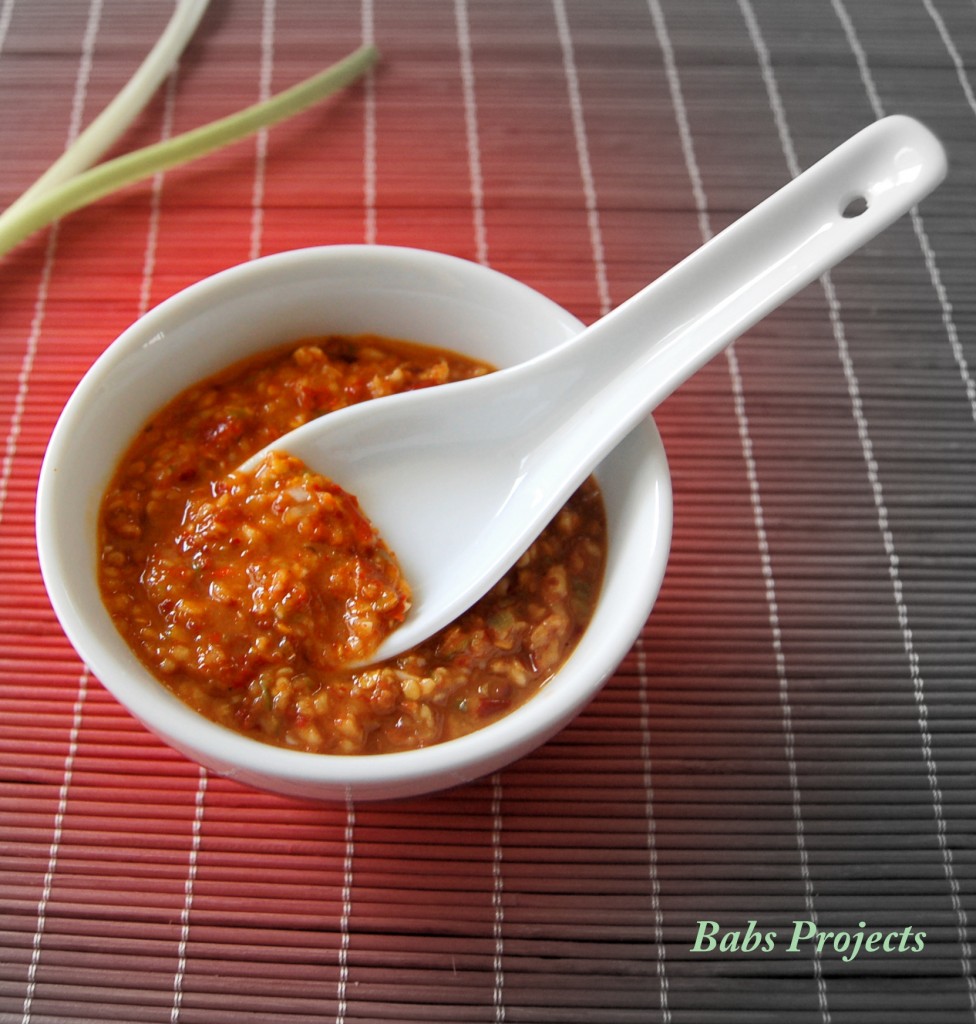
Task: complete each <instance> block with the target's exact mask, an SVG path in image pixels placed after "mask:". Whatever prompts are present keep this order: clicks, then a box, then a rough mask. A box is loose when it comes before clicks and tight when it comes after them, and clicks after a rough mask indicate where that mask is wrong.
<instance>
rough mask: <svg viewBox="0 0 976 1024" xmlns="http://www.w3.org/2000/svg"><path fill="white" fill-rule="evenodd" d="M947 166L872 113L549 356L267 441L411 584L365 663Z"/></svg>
mask: <svg viewBox="0 0 976 1024" xmlns="http://www.w3.org/2000/svg"><path fill="white" fill-rule="evenodd" d="M945 170H946V160H945V153H944V151H943V148H942V146H941V145H940V143H939V142H938V140H937V139H936V138H935V137H934V136H933V135H932V134H931V132H929V130H928V129H927V128H925V127H924V126H923V125H921V124H919V123H918V122H917V121H914V120H912V119H911V118H908V117H903V116H893V117H888V118H885V119H883V120H881V121H878V122H876V123H874V124H872V125H870V126H869V127H867V128H865V129H864V130H863V131H861V132H859V133H858V134H857V135H855V136H854V137H853V138H851V139H849V140H848V141H847V142H845V143H843V144H842V145H841V146H840V147H838V148H837V149H835V150H834V151H833V152H831V153H830V154H829V155H828V156H826V157H825V158H824V159H822V160H821V161H819V162H818V163H817V164H815V165H814V166H813V167H811V168H810V169H809V170H807V171H806V172H804V173H803V174H801V175H799V176H798V177H797V178H795V179H794V180H793V181H792V182H791V183H790V184H788V185H786V186H785V187H784V188H782V189H781V190H780V191H779V192H777V193H775V194H774V195H773V196H771V197H770V198H769V199H767V200H765V201H764V202H763V203H761V204H760V205H759V206H758V207H756V208H755V209H754V210H752V211H751V212H749V213H747V214H746V215H745V216H744V217H742V218H741V219H740V220H738V221H736V222H735V223H734V224H732V226H731V227H729V228H728V229H726V230H725V231H723V232H722V233H721V234H719V235H716V236H715V237H714V238H713V239H711V240H710V241H709V242H707V243H706V244H705V245H703V246H702V247H701V248H700V249H698V250H697V251H696V252H694V253H693V254H692V255H691V256H689V257H687V258H686V259H685V260H683V261H682V262H681V263H679V264H678V265H677V266H675V267H674V268H672V269H671V270H670V271H668V272H667V273H665V274H664V275H662V276H661V277H660V278H658V279H657V280H656V281H654V282H653V283H652V284H650V285H648V286H647V287H646V288H644V289H643V290H641V291H640V292H638V293H637V294H636V295H635V296H633V297H632V298H631V299H629V300H627V301H626V302H624V303H623V304H621V305H620V306H619V307H618V308H616V309H615V310H613V311H612V312H611V313H609V314H608V315H607V316H605V317H603V318H602V319H600V320H599V321H597V322H596V323H594V324H593V325H592V326H590V327H588V328H586V329H585V330H583V331H582V332H581V333H580V334H579V335H577V336H576V337H574V338H572V339H571V340H569V341H567V342H565V343H563V344H561V345H560V346H558V347H556V348H555V349H552V350H551V351H548V352H546V353H544V354H543V355H540V356H538V357H536V358H534V359H531V360H529V361H527V362H524V363H521V364H519V365H516V366H513V367H511V368H509V369H504V370H500V371H498V372H496V373H492V374H489V375H486V376H483V377H479V378H475V379H472V380H466V381H461V382H458V383H455V384H448V385H443V386H441V387H437V388H430V389H426V390H422V391H414V392H408V393H406V394H401V395H394V396H391V397H388V398H383V399H380V400H377V401H372V402H366V403H363V404H361V405H355V406H351V407H349V408H346V409H343V410H340V411H338V412H335V413H331V414H330V415H328V416H324V417H322V418H321V419H317V420H314V421H312V422H311V423H308V424H306V425H305V426H303V427H300V428H298V429H297V430H294V431H292V432H291V433H289V434H287V435H285V436H284V437H283V438H280V439H279V440H278V441H276V442H274V444H272V445H270V446H269V449H274V450H277V451H286V452H289V453H291V454H292V455H295V456H297V457H298V458H300V459H302V460H303V461H304V462H305V463H306V464H307V465H308V466H309V467H310V468H311V469H312V470H314V471H316V472H319V473H322V474H323V475H325V476H327V477H329V478H330V479H332V480H334V481H335V482H336V483H337V484H339V485H340V486H341V487H343V488H345V489H346V490H347V491H350V492H351V493H353V494H355V495H356V496H357V497H358V499H359V501H360V503H361V505H362V507H363V510H364V511H365V513H366V515H368V516H369V518H370V519H371V520H372V521H373V522H374V524H375V525H376V527H377V529H378V530H379V532H380V534H381V536H382V537H383V538H384V540H385V541H386V542H387V544H388V545H389V546H390V547H391V548H392V549H393V551H394V552H395V553H396V556H397V558H398V560H399V562H400V565H401V567H402V569H403V572H404V575H405V576H406V578H407V580H408V581H409V582H410V584H411V587H412V588H413V595H414V603H413V606H412V608H411V609H410V611H409V613H408V615H407V618H406V620H405V622H404V623H403V625H401V626H400V627H399V628H397V629H396V630H394V631H393V633H392V634H391V635H390V636H389V637H387V639H386V640H385V641H384V642H383V643H382V644H381V646H380V648H379V650H378V651H377V652H376V654H375V655H374V657H373V658H372V659H371V660H373V661H378V660H381V659H383V658H387V657H391V656H393V655H395V654H398V653H400V652H402V651H404V650H406V649H408V648H410V647H413V646H414V645H415V644H417V643H419V642H420V641H422V640H424V639H425V638H427V637H429V636H430V635H432V634H433V633H435V632H436V631H437V630H439V629H441V628H442V627H443V626H445V625H447V624H448V623H449V622H451V621H452V620H453V619H455V618H456V617H457V616H458V615H460V614H461V613H462V612H463V611H465V610H466V609H467V608H469V607H470V606H471V605H472V604H473V603H474V602H475V601H476V600H477V599H478V598H479V597H481V596H482V595H483V594H485V593H486V592H487V591H488V590H489V589H490V588H491V587H492V586H493V585H494V584H495V583H496V582H497V581H498V580H499V579H500V578H501V576H502V575H503V574H504V573H505V572H506V571H507V570H508V569H509V568H510V567H511V566H512V565H513V564H514V563H515V562H516V561H517V560H518V558H519V557H520V555H521V554H522V553H523V552H524V551H525V549H526V548H527V547H528V546H529V545H530V544H531V542H532V541H533V540H534V539H535V538H536V537H537V536H538V534H539V533H540V532H541V531H542V529H543V528H544V527H545V525H546V523H547V522H549V520H550V519H551V518H552V517H553V516H554V515H555V513H556V512H557V511H558V510H559V508H560V507H561V506H562V504H563V503H564V502H565V501H566V500H567V498H568V497H569V496H570V494H572V492H573V491H574V489H575V488H576V487H578V486H579V484H580V483H581V482H582V481H583V480H584V479H585V478H586V477H587V476H588V475H589V473H590V472H591V471H592V470H593V469H594V468H595V467H596V466H597V464H598V463H599V462H600V461H601V459H603V457H604V456H605V455H607V453H608V452H610V451H611V449H612V448H613V447H614V446H615V445H617V443H618V442H619V441H620V440H621V439H622V438H623V437H624V436H625V435H626V434H627V433H628V432H629V431H630V430H631V429H632V428H633V427H634V426H636V424H637V423H638V422H639V421H640V420H641V419H642V418H643V417H645V416H647V415H648V413H650V412H651V411H652V410H653V409H654V408H655V407H656V406H657V405H658V404H659V403H660V402H661V401H662V400H663V399H664V398H666V397H667V396H668V395H670V394H671V393H672V392H673V391H674V390H675V388H677V387H678V386H679V385H680V384H681V383H682V382H684V381H685V380H686V379H687V378H688V377H690V376H691V375H692V374H693V373H694V372H695V371H696V370H697V369H699V368H700V367H701V366H702V365H704V364H705V363H706V362H707V361H708V360H709V359H711V358H712V357H713V356H715V355H716V354H717V353H718V352H720V351H721V350H722V349H723V348H724V347H725V346H726V345H727V344H728V343H729V342H731V341H732V340H733V339H735V338H736V337H738V336H739V335H741V334H742V333H743V332H744V331H745V330H747V329H748V328H749V327H751V326H752V325H753V324H755V323H756V322H757V321H758V320H760V319H761V318H762V317H763V316H765V315H766V314H767V313H769V312H770V311H771V310H773V309H774V308H776V307H777V306H779V305H781V304H782V303H783V302H785V301H786V300H787V299H788V298H790V297H791V296H792V295H794V294H795V293H796V292H798V291H799V290H800V289H801V288H803V287H804V286H806V285H807V284H809V283H810V282H812V281H813V280H815V279H816V278H817V277H818V276H819V275H820V274H822V273H823V272H824V271H825V270H827V269H829V268H830V267H832V266H834V265H835V264H836V263H838V262H840V261H841V260H842V259H844V257H846V256H848V255H849V254H850V253H852V252H853V251H854V250H855V249H857V248H859V247H860V246H861V245H863V244H864V243H865V242H867V241H869V240H870V239H872V238H873V237H874V236H875V235H877V234H878V233H879V232H880V231H882V230H883V229H884V228H886V227H887V226H888V225H890V224H891V223H892V222H893V221H895V220H896V219H897V218H899V217H900V216H902V214H904V213H905V212H907V211H908V210H909V209H910V208H911V207H912V206H913V205H915V204H916V203H917V202H918V201H919V200H921V199H922V198H923V197H924V196H925V195H927V194H928V193H929V192H930V191H931V190H932V189H933V188H934V187H935V186H936V185H937V184H938V183H939V182H940V181H941V180H942V178H943V176H944V174H945ZM266 450H268V449H266ZM261 454H263V453H259V454H258V455H256V456H254V458H253V459H251V460H249V461H248V463H246V464H245V468H248V467H251V466H253V465H254V464H255V463H256V461H257V460H258V459H259V458H260V457H261Z"/></svg>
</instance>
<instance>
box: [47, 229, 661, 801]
mask: <svg viewBox="0 0 976 1024" xmlns="http://www.w3.org/2000/svg"><path fill="white" fill-rule="evenodd" d="M581 326H582V325H581V324H580V322H579V321H578V320H577V319H576V318H575V317H573V316H572V315H571V314H569V313H568V312H566V311H565V310H564V309H562V308H561V307H559V306H558V305H556V304H554V303H553V302H551V301H550V300H549V299H547V298H545V297H544V296H542V295H540V294H539V293H538V292H536V291H533V290H532V289H530V288H528V287H527V286H525V285H523V284H521V283H519V282H518V281H515V280H513V279H512V278H510V277H506V276H504V275H502V274H499V273H497V272H496V271H492V270H489V269H486V268H485V267H482V266H479V265H478V264H475V263H470V262H468V261H465V260H460V259H457V258H455V257H451V256H446V255H443V254H440V253H434V252H429V251H424V250H417V249H406V248H394V247H385V246H357V245H353V246H327V247H321V248H312V249H301V250H296V251H292V252H286V253H280V254H278V255H274V256H268V257H265V258H262V259H258V260H255V261H253V262H250V263H246V264H242V265H241V266H238V267H234V268H232V269H230V270H227V271H224V272H222V273H220V274H217V275H215V276H214V277H211V278H207V279H206V280H204V281H201V282H199V283H197V284H195V285H193V286H191V287H190V288H187V289H186V290H184V291H182V292H180V293H179V294H177V295H175V296H173V297H172V298H170V299H168V300H167V301H165V302H163V303H161V304H160V305H159V306H157V307H156V308H155V309H153V310H152V311H151V312H149V313H148V314H146V315H145V316H144V317H142V318H141V319H140V320H139V321H137V322H136V323H135V324H134V325H133V326H132V327H130V328H129V329H128V330H127V331H125V332H124V333H123V334H122V335H121V336H120V337H119V338H118V339H117V340H116V341H115V342H114V343H113V344H112V345H111V346H109V348H108V349H107V350H106V351H105V353H104V354H103V355H102V356H101V358H100V359H99V360H98V361H97V362H96V363H95V364H94V366H93V367H92V368H91V370H90V371H89V372H88V373H87V374H86V376H85V377H84V379H83V380H82V381H81V383H80V384H79V385H78V388H77V390H76V391H75V393H74V394H73V395H72V397H71V399H70V400H69V402H68V403H67V405H66V406H65V409H64V411H63V413H62V415H61V418H60V420H59V422H58V424H57V427H56V428H55V430H54V433H53V435H52V438H51V442H50V445H49V447H48V451H47V454H46V456H45V459H44V464H43V467H42V469H41V475H40V483H39V488H38V497H37V542H38V551H39V554H40V561H41V569H42V572H43V575H44V581H45V584H46V586H47V589H48V593H49V595H50V597H51V601H52V603H53V606H54V610H55V612H56V613H57V615H58V618H59V619H60V621H61V624H62V626H63V627H64V630H65V632H66V634H67V636H68V638H69V639H70V640H71V642H72V644H73V645H74V647H75V649H76V650H77V651H78V653H79V655H80V656H81V657H82V659H83V660H84V661H85V662H86V663H87V665H88V666H89V668H90V669H91V670H92V672H93V673H94V674H95V676H96V677H97V678H98V679H99V680H100V681H101V682H102V683H103V685H104V686H105V687H107V689H108V690H110V691H111V693H113V694H114V695H115V697H116V698H117V699H118V700H119V701H120V702H121V703H122V704H123V705H124V706H125V707H126V708H128V709H129V711H130V712H131V713H132V714H133V715H134V716H135V717H136V718H137V719H138V720H139V721H141V722H142V723H143V724H144V725H145V726H147V727H148V728H149V729H150V730H152V731H153V732H154V733H156V734H157V735H158V736H160V737H161V738H162V739H163V740H164V741H165V742H167V743H168V744H170V745H171V746H173V747H174V748H176V749H177V750H179V751H181V752H182V753H183V754H185V755H186V756H187V757H189V758H192V759H193V760H195V761H197V762H199V763H200V764H203V765H205V766H206V767H207V768H209V769H212V770H213V771H216V772H218V773H220V774H222V775H226V776H230V777H232V778H235V779H239V780H241V781H243V782H246V783H249V784H251V785H254V786H257V787H260V788H263V789H269V790H273V791H276V792H280V793H286V794H289V795H294V796H300V797H309V798H320V799H382V798H388V797H396V796H407V795H413V794H418V793H423V792H428V791H432V790H436V789H442V788H446V787H449V786H453V785H456V784H458V783H462V782H465V781H467V780H470V779H473V778H476V777H479V776H482V775H485V774H487V773H489V772H492V771H494V770H495V769H497V768H500V767H502V766H503V765H506V764H508V763H510V762H511V761H514V760H515V759H516V758H518V757H520V756H522V755H523V754H526V753H527V752H529V751H530V750H532V749H533V748H535V747H536V746H538V745H539V744H540V743H542V742H543V741H545V740H546V739H547V738H549V737H550V736H552V735H553V734H554V733H555V732H556V731H557V730H559V729H560V728H562V727H563V726H564V725H565V724H566V723H567V722H568V721H569V720H570V719H572V718H573V717H574V716H575V715H576V714H577V713H578V712H579V711H580V710H581V709H582V708H583V707H584V706H585V705H586V704H587V702H589V701H590V699H591V698H592V697H593V696H594V695H595V694H596V693H597V691H598V690H599V689H600V687H601V685H602V684H603V683H604V681H605V680H606V678H607V677H608V676H609V675H610V674H611V673H612V672H613V671H614V669H615V668H616V667H617V665H618V664H619V663H620V661H621V660H622V659H623V657H624V655H625V654H626V653H627V651H628V650H629V648H630V647H631V645H632V644H633V642H634V640H635V639H636V637H637V635H638V633H639V631H640V629H641V627H642V625H643V624H644V622H645V620H646V619H647V616H648V614H649V613H650V611H651V607H652V605H653V603H654V600H655V598H656V596H657V593H658V589H659V587H660V584H661V580H662V577H663V575H664V568H665V564H666V561H667V556H668V549H669V545H670V538H671V511H672V510H671V486H670V477H669V474H668V468H667V463H666V460H665V455H664V450H663V447H662V444H661V439H660V437H659V435H658V433H657V430H656V428H655V427H654V424H653V422H652V421H651V420H647V421H646V422H644V423H643V424H642V425H641V426H640V427H638V429H636V430H635V431H634V432H633V433H632V434H631V435H630V436H629V437H628V438H626V439H625V441H624V442H623V443H622V444H621V445H620V446H619V447H618V448H617V449H616V450H615V451H614V452H613V453H612V454H611V456H610V457H608V458H607V459H606V460H605V462H604V463H603V465H602V466H601V467H600V469H599V471H598V474H597V475H598V478H599V481H600V485H601V487H602V490H603V495H604V500H605V504H606V509H607V515H608V521H609V552H608V561H607V567H606V576H605V580H604V584H603V588H602V591H601V594H600V598H599V603H598V605H597V608H596V612H595V615H594V618H593V620H592V622H591V624H590V626H589V628H588V629H587V631H586V633H585V634H584V636H583V637H582V639H581V641H580V643H579V645H578V646H577V648H576V650H575V652H574V653H573V654H572V656H571V657H570V658H569V660H568V661H567V662H566V664H565V665H564V666H563V667H562V669H561V670H560V671H559V673H558V674H557V675H556V676H555V677H554V678H553V679H552V680H551V681H550V682H549V683H548V684H547V685H546V686H545V687H544V688H543V690H542V691H541V692H540V693H539V694H538V695H537V696H536V697H534V698H533V699H532V700H531V701H529V702H528V703H527V704H526V705H524V706H523V707H521V708H519V709H518V710H516V711H514V712H513V713H512V714H510V715H509V716H508V717H506V718H504V719H503V720H501V721H500V722H497V723H495V724H492V725H489V726H487V727H486V728H484V729H482V730H480V731H479V732H476V733H474V734H472V735H470V736H466V737H464V738H461V739H457V740H452V741H450V742H447V743H442V744H439V745H437V746H433V747H429V748H427V749H424V750H418V751H409V752H404V753H397V754H384V755H375V756H354V757H339V756H332V755H323V754H308V753H303V752H298V751H292V750H285V749H281V748H278V747H273V746H269V745H267V744H263V743H259V742H257V741H255V740H251V739H248V738H246V737H244V736H241V735H239V734H237V733H234V732H231V731H229V730H227V729H224V728H223V727H221V726H218V725H215V724H214V723H212V722H210V721H208V720H207V719H205V718H203V717H202V716H200V715H198V714H197V713H196V712H194V711H192V710H190V708H188V707H187V706H186V705H184V704H183V703H182V702H181V701H179V700H178V699H177V698H176V697H174V696H173V695H172V694H171V693H170V692H169V691H168V690H167V689H166V688H165V687H164V686H163V685H161V684H160V683H159V682H157V681H156V679H155V678H153V676H152V675H150V674H149V672H147V671H146V669H145V668H144V667H143V666H142V664H141V663H140V662H139V660H138V659H137V658H136V657H135V655H134V654H133V653H132V652H131V651H130V649H129V648H128V646H127V645H126V643H125V641H124V640H123V639H122V637H121V636H120V635H119V633H118V632H117V631H116V628H115V626H114V625H113V623H112V620H111V619H110V618H109V615H108V613H107V612H106V611H105V609H104V607H103V605H102V601H101V598H100V595H99V589H98V581H97V572H96V549H97V544H96V524H97V518H98V509H99V504H100V501H101V497H102V494H103V492H104V490H105V488H106V486H107V484H108V481H109V478H110V476H111V475H112V472H113V470H114V468H115V466H116V463H117V461H118V459H119V458H120V457H121V455H122V453H123V451H124V450H125V448H126V447H127V446H128V444H129V442H130V440H131V438H132V437H133V436H134V435H135V433H136V432H137V431H138V429H139V427H140V426H141V425H142V423H143V422H144V421H145V420H146V419H147V418H148V416H149V414H150V413H151V412H153V411H155V410H156V409H157V408H159V407H160V406H161V405H162V404H163V403H164V402H166V401H167V400H168V399H170V398H171V397H173V396H174V395H175V394H176V393H178V392H179V391H181V390H183V389H184V388H185V387H187V386H188V385H190V384H192V383H193V382H195V381H197V380H199V379H201V378H203V377H206V376H208V375H210V374H212V373H214V372H216V371H217V370H219V369H221V368H222V367H224V366H227V365H229V364H230V363H232V362H234V361H236V360H238V359H241V358H243V357H245V356H247V355H249V354H251V353H254V352H259V351H261V350H264V349H267V348H271V347H272V346H274V345H277V344H280V343H284V342H287V341H292V340H298V339H300V338H302V337H306V336H310V335H322V334H327V333H338V334H352V333H362V332H369V333H375V334H381V335H388V336H392V337H398V338H406V339H410V340H413V341H419V342H424V343H427V344H431V345H438V346H442V347H445V348H451V349H455V350H456V351H460V352H464V353H466V354H468V355H472V356H476V357H479V358H481V359H486V360H488V361H490V362H492V363H494V364H495V365H498V366H506V365H511V364H513V363H516V362H520V361H522V360H524V359H527V358H529V357H531V356H533V355H536V354H537V353H539V352H540V351H543V350H544V349H546V348H548V347H551V346H553V345H556V344H558V343H559V342H562V341H563V340H565V339H566V338H569V337H571V336H572V335H573V334H575V333H576V332H577V331H578V330H579V329H580V327H581ZM340 483H341V481H340Z"/></svg>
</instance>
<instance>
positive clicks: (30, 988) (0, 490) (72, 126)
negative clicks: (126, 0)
mask: <svg viewBox="0 0 976 1024" xmlns="http://www.w3.org/2000/svg"><path fill="white" fill-rule="evenodd" d="M101 17H102V3H101V0H92V3H91V6H90V7H89V8H88V21H87V23H86V25H85V34H84V36H83V38H82V45H81V59H80V60H79V62H78V74H77V76H76V78H75V90H74V96H73V97H72V103H71V117H70V121H69V125H68V138H67V141H68V144H70V143H71V142H73V141H74V139H75V138H77V136H78V133H79V132H80V131H81V118H82V114H83V112H84V107H85V97H86V96H87V95H88V82H89V80H90V78H91V69H92V60H93V55H94V51H95V39H96V38H97V36H98V27H99V24H100V22H101ZM57 245H58V225H57V224H55V225H54V226H53V227H52V228H51V233H50V235H49V236H48V242H47V248H46V251H45V255H44V267H43V269H42V271H41V280H40V283H39V285H38V290H37V299H36V301H35V305H34V318H33V321H32V323H31V332H30V338H29V339H28V343H27V351H26V352H25V354H24V360H23V363H22V365H21V370H20V376H19V378H18V387H17V399H16V402H15V405H14V416H13V420H12V422H11V425H10V432H9V434H8V436H7V444H6V451H5V453H4V460H3V469H2V474H0V515H2V512H3V505H4V502H5V500H6V495H7V486H8V482H9V480H10V474H11V472H12V470H13V460H14V453H15V452H16V448H17V438H18V435H19V433H20V424H21V420H22V418H23V412H24V407H25V404H26V400H27V392H28V389H29V385H30V375H31V371H32V370H33V367H34V356H35V354H36V352H37V347H38V344H39V342H40V336H41V326H42V324H43V322H44V313H45V311H46V307H47V297H48V291H49V287H50V282H51V274H52V272H53V269H54V257H55V252H56V250H57ZM87 696H88V669H87V668H83V669H82V671H81V674H80V676H79V677H78V690H77V693H76V696H75V702H74V707H73V709H72V715H71V731H70V733H69V736H68V751H67V753H66V754H65V758H64V770H63V773H62V777H61V788H60V790H59V791H58V808H57V811H56V812H55V816H54V825H53V829H52V833H51V846H50V848H49V852H48V862H47V870H46V871H45V874H44V883H43V886H42V889H41V896H40V899H39V901H38V904H37V926H36V928H35V929H34V938H33V941H32V945H31V960H30V965H29V967H28V968H27V987H26V990H25V993H24V1005H23V1011H22V1015H21V1024H29V1022H30V1019H31V1012H32V1009H33V1004H34V995H35V991H36V984H37V969H38V966H39V964H40V960H41V944H42V941H43V938H44V928H45V925H46V923H47V907H48V903H49V901H50V899H51V890H52V887H53V884H54V874H55V872H56V870H57V866H58V855H59V853H60V848H61V831H62V827H63V824H64V816H65V813H66V811H67V807H68V794H69V792H70V790H71V781H72V775H73V772H74V762H75V754H76V753H77V750H78V736H79V733H80V731H81V723H82V719H83V716H84V709H85V700H86V698H87Z"/></svg>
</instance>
